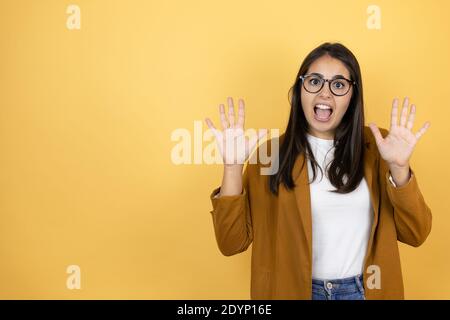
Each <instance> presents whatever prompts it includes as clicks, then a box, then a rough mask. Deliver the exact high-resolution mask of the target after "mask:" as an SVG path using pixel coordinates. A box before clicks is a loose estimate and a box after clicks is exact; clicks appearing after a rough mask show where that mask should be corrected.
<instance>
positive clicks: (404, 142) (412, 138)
mask: <svg viewBox="0 0 450 320" xmlns="http://www.w3.org/2000/svg"><path fill="white" fill-rule="evenodd" d="M408 106H409V99H408V97H406V98H405V99H404V100H403V108H402V114H401V117H400V124H397V122H398V116H397V114H398V99H397V98H395V99H394V101H393V102H392V112H391V128H390V129H389V134H388V135H387V136H386V137H385V138H383V136H382V135H381V133H380V130H379V129H378V127H377V126H376V125H375V124H374V123H369V127H370V129H371V130H372V133H373V135H374V137H375V141H376V143H377V146H378V150H379V152H380V155H381V157H382V158H383V159H384V160H385V161H386V162H387V163H388V164H389V166H391V167H396V168H405V167H408V168H409V158H410V157H411V155H412V153H413V151H414V147H415V145H416V144H417V142H418V141H419V139H420V138H421V137H422V135H423V134H424V133H425V132H426V131H427V129H428V128H429V127H430V122H429V121H427V122H426V123H425V124H424V125H423V126H422V128H421V129H420V130H419V131H418V132H417V133H413V132H412V131H411V130H412V127H413V124H414V117H415V115H416V106H415V105H414V104H413V105H411V113H410V114H409V116H408V121H406V119H407V115H408Z"/></svg>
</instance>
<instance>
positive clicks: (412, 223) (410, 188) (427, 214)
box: [385, 168, 432, 247]
mask: <svg viewBox="0 0 450 320" xmlns="http://www.w3.org/2000/svg"><path fill="white" fill-rule="evenodd" d="M410 172H411V178H410V180H409V181H408V182H407V183H406V184H405V185H402V186H400V187H394V186H393V185H392V184H391V183H390V182H388V181H389V174H390V172H389V170H388V172H386V175H385V179H386V182H387V183H386V188H387V194H388V196H389V199H390V200H391V203H392V205H393V207H394V221H395V227H396V229H397V239H398V240H399V241H400V242H403V243H406V244H408V245H411V246H413V247H418V246H420V245H421V244H422V243H423V242H425V239H426V238H427V237H428V235H429V234H430V231H431V220H432V216H431V210H430V208H429V207H428V206H427V204H426V203H425V200H424V198H423V195H422V193H421V192H420V189H419V185H418V183H417V177H416V174H415V173H414V171H413V170H412V169H411V168H410Z"/></svg>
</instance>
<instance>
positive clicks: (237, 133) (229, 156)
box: [205, 97, 267, 166]
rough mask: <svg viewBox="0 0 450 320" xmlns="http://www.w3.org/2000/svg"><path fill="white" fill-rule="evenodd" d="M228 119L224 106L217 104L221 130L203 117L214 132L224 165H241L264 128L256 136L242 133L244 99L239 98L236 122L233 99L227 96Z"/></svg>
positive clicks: (260, 137) (264, 132)
mask: <svg viewBox="0 0 450 320" xmlns="http://www.w3.org/2000/svg"><path fill="white" fill-rule="evenodd" d="M227 102H228V119H227V117H226V115H225V106H224V105H223V104H220V105H219V114H220V122H221V125H222V131H220V130H218V129H216V127H215V126H214V124H213V123H212V121H211V120H210V119H209V118H206V119H205V122H206V124H207V125H208V127H209V128H210V129H211V130H212V131H213V132H214V135H215V137H216V142H217V144H218V148H219V151H220V154H221V156H222V159H223V163H224V165H225V166H234V165H243V164H244V163H245V161H247V159H248V157H249V155H250V154H251V153H252V152H253V149H254V148H255V147H256V145H257V143H258V141H259V140H260V139H262V138H263V137H264V136H265V135H266V134H267V131H266V130H260V131H259V133H258V135H257V137H253V138H248V137H246V136H245V135H244V123H245V105H244V100H243V99H239V110H238V117H237V122H236V121H235V113H234V104H233V99H232V98H231V97H228V99H227Z"/></svg>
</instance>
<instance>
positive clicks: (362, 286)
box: [355, 274, 364, 295]
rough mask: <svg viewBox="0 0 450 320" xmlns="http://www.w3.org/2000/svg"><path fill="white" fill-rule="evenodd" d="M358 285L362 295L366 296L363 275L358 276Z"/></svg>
mask: <svg viewBox="0 0 450 320" xmlns="http://www.w3.org/2000/svg"><path fill="white" fill-rule="evenodd" d="M355 278H356V284H357V285H358V289H359V291H360V292H361V294H362V295H364V283H363V282H364V279H363V276H362V275H361V274H358V275H357V276H356V277H355Z"/></svg>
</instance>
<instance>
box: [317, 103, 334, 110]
mask: <svg viewBox="0 0 450 320" xmlns="http://www.w3.org/2000/svg"><path fill="white" fill-rule="evenodd" d="M316 107H317V108H319V109H331V107H330V106H327V105H325V104H316Z"/></svg>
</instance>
